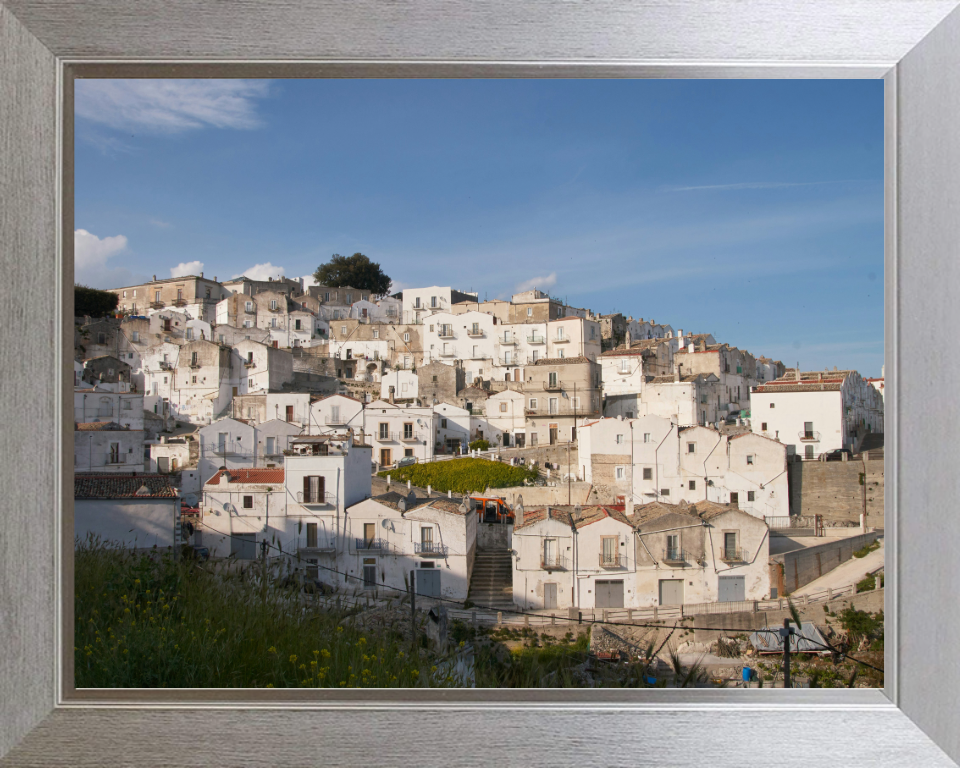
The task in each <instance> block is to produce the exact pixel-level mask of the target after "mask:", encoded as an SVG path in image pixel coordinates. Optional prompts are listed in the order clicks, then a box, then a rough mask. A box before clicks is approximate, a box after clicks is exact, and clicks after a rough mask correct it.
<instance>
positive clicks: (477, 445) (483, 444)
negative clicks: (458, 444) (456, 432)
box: [467, 437, 490, 451]
mask: <svg viewBox="0 0 960 768" xmlns="http://www.w3.org/2000/svg"><path fill="white" fill-rule="evenodd" d="M467 447H468V448H469V449H470V450H471V451H489V450H490V441H489V440H484V439H483V438H482V437H481V438H479V439H477V440H474V441H473V442H472V443H470V444H469V445H468V446H467Z"/></svg>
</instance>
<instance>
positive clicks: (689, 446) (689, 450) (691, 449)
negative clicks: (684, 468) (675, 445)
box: [687, 443, 697, 453]
mask: <svg viewBox="0 0 960 768" xmlns="http://www.w3.org/2000/svg"><path fill="white" fill-rule="evenodd" d="M696 452H697V444H696V443H687V453H696Z"/></svg>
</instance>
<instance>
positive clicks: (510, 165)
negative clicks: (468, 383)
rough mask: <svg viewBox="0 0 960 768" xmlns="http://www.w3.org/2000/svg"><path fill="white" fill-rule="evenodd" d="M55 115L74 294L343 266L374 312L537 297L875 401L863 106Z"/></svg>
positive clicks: (674, 92)
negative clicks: (390, 285)
mask: <svg viewBox="0 0 960 768" xmlns="http://www.w3.org/2000/svg"><path fill="white" fill-rule="evenodd" d="M75 101H76V134H77V141H76V158H75V168H76V187H75V189H76V221H75V224H76V229H77V233H76V246H77V247H76V250H77V276H78V280H79V281H83V282H86V283H87V284H89V285H93V286H96V287H118V286H121V285H128V284H131V283H134V282H138V281H139V280H141V279H143V278H144V277H147V278H149V277H150V276H151V275H153V274H156V275H157V276H158V277H160V276H163V277H170V276H171V274H177V273H180V272H184V273H194V272H199V270H200V269H202V270H203V271H204V273H205V274H206V275H208V276H214V275H216V276H217V277H218V278H219V279H221V280H222V279H225V278H228V277H233V276H235V275H239V274H243V273H246V274H257V275H267V274H280V273H283V274H285V275H287V276H288V277H289V276H302V275H309V274H311V273H312V272H313V271H314V270H315V269H316V268H317V266H318V265H319V264H321V263H323V262H324V261H326V260H327V259H329V257H330V255H331V254H333V253H340V254H344V255H348V254H351V253H354V252H356V251H360V252H362V253H365V254H366V255H367V256H369V257H370V258H371V259H373V260H374V261H377V262H379V263H380V264H381V265H382V266H383V268H384V270H385V271H386V273H387V274H388V275H390V277H392V278H393V280H394V281H395V284H396V286H397V287H399V288H402V287H404V286H420V285H423V286H426V285H452V286H454V287H457V288H460V289H463V290H470V289H472V290H475V291H479V292H480V294H481V296H487V297H490V298H494V297H504V298H506V297H509V295H510V294H511V293H513V292H514V291H515V290H517V289H524V288H527V287H532V286H536V287H539V288H542V289H544V290H548V291H550V292H551V293H553V294H554V295H557V296H560V297H561V298H564V299H566V300H567V301H568V302H569V303H571V304H573V305H575V306H581V307H589V308H591V309H593V310H595V311H599V312H604V313H606V312H612V311H619V312H623V313H624V314H625V315H633V316H634V317H644V318H647V319H650V318H653V319H655V320H656V321H658V322H663V323H669V324H671V325H672V326H673V327H674V328H683V329H684V331H687V332H690V331H693V332H710V333H713V334H714V336H716V338H717V339H718V340H719V341H726V342H729V343H730V344H733V345H736V346H739V347H741V348H745V349H748V350H749V351H750V352H752V353H754V354H756V355H761V354H763V355H767V356H770V357H774V358H777V359H780V360H782V361H783V362H784V363H785V364H787V365H794V364H796V363H797V362H799V363H800V365H801V366H802V367H803V368H811V369H813V368H822V367H830V368H832V367H833V366H835V365H836V366H839V367H841V368H844V367H852V368H856V369H857V370H859V371H860V372H861V373H863V374H865V375H870V376H879V375H880V368H881V365H882V364H883V85H882V83H881V82H880V81H867V80H862V81H857V80H846V81H822V80H821V81H792V80H785V81H771V80H756V81H749V80H717V81H711V80H699V81H698V80H647V81H644V80H616V81H596V80H581V81H565V80H561V81H557V80H541V81H537V80H461V81H449V80H413V81H404V80H274V81H249V80H248V81H242V80H212V81H186V80H185V81H156V80H153V81H150V80H142V81H132V80H127V81H123V80H112V81H111V80H99V81H83V80H81V81H77V85H76V100H75ZM201 265H202V266H201Z"/></svg>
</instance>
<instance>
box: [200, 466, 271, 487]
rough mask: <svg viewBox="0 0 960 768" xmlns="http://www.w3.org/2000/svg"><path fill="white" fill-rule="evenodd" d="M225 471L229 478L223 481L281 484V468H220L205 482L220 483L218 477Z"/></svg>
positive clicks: (210, 483) (208, 483)
mask: <svg viewBox="0 0 960 768" xmlns="http://www.w3.org/2000/svg"><path fill="white" fill-rule="evenodd" d="M225 473H229V474H230V478H229V480H227V479H224V482H225V483H226V482H230V483H244V484H246V483H249V484H258V485H264V484H270V485H283V470H282V469H221V470H218V471H217V474H215V475H214V476H213V477H211V478H210V479H209V480H207V482H206V484H207V485H220V478H221V476H223V475H224V474H225Z"/></svg>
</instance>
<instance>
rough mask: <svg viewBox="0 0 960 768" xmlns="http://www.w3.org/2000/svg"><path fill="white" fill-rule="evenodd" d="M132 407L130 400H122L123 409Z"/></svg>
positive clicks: (126, 409)
mask: <svg viewBox="0 0 960 768" xmlns="http://www.w3.org/2000/svg"><path fill="white" fill-rule="evenodd" d="M132 408H133V403H132V402H131V401H129V400H124V401H123V410H125V411H129V410H131V409H132Z"/></svg>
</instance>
